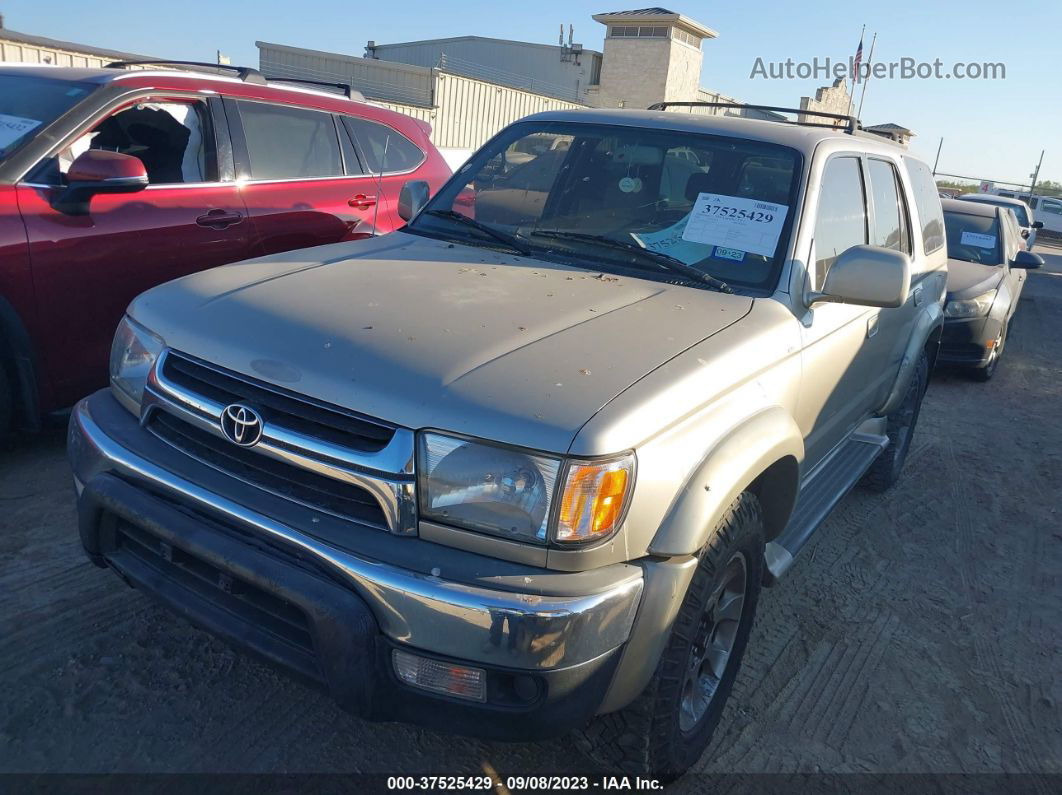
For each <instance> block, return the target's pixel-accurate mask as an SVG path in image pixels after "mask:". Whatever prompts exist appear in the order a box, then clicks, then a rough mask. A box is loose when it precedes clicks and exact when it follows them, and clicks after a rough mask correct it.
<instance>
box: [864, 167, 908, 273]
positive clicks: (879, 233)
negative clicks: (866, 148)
mask: <svg viewBox="0 0 1062 795" xmlns="http://www.w3.org/2000/svg"><path fill="white" fill-rule="evenodd" d="M868 165H869V170H870V190H871V194H872V195H873V197H874V231H873V234H872V235H871V238H870V242H871V243H872V244H873V245H875V246H882V247H884V248H892V249H896V250H897V251H903V252H905V253H907V252H909V251H910V247H909V245H908V239H907V237H908V236H907V217H906V216H907V212H906V208H905V207H904V205H903V201H902V200H901V199H900V195H901V194H900V191H899V190H898V187H897V184H898V180H897V175H896V169H895V168H893V167H892V164H891V163H888V162H886V161H884V160H874V159H871V160H870V161H868Z"/></svg>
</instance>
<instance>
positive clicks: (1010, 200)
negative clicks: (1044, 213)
mask: <svg viewBox="0 0 1062 795" xmlns="http://www.w3.org/2000/svg"><path fill="white" fill-rule="evenodd" d="M956 198H958V199H961V200H962V201H967V202H983V203H984V204H994V205H995V206H996V207H1009V208H1010V209H1011V210H1013V211H1014V216H1015V218H1017V219H1018V227H1019V228H1020V230H1021V236H1022V238H1024V240H1025V248H1026V249H1027V250H1029V251H1032V247H1033V246H1034V245H1036V230H1037V229H1043V226H1044V224H1043V221H1037V220H1036V217H1035V216H1034V215H1033V211H1032V208H1031V207H1029V205H1028V204H1026V203H1025V202H1024V201H1022V200H1021V199H1017V198H1014V197H1010V196H994V195H992V194H991V193H964V194H963V195H962V196H958V197H956Z"/></svg>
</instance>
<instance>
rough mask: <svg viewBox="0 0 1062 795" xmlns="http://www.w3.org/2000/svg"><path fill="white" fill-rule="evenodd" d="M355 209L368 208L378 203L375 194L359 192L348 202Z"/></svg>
mask: <svg viewBox="0 0 1062 795" xmlns="http://www.w3.org/2000/svg"><path fill="white" fill-rule="evenodd" d="M347 204H349V205H350V206H351V207H353V208H354V209H355V210H368V209H369V208H370V207H372V206H373V205H374V204H376V197H375V196H366V195H365V194H364V193H359V194H358V195H357V196H355V197H354V198H353V199H351V200H349V201H348V202H347Z"/></svg>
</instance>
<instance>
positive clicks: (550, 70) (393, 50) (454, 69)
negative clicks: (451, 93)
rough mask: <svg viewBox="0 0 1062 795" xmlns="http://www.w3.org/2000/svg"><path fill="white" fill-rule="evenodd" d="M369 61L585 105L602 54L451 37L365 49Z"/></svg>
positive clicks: (371, 44) (574, 47) (560, 46)
mask: <svg viewBox="0 0 1062 795" xmlns="http://www.w3.org/2000/svg"><path fill="white" fill-rule="evenodd" d="M365 57H366V58H369V59H374V60H379V61H388V62H397V63H403V64H411V65H414V66H423V67H429V68H432V67H434V68H438V69H442V70H444V71H447V72H451V73H453V74H459V75H464V76H466V77H474V78H478V79H480V80H486V81H488V82H491V83H498V84H500V85H503V86H509V87H511V88H519V89H522V90H524V91H530V92H531V93H534V94H543V95H545V96H548V97H555V98H557V99H564V100H568V101H570V102H585V99H584V97H583V92H584V90H585V89H586V88H587V87H588V86H590V85H596V84H597V82H598V79H599V76H600V74H601V53H599V52H596V51H594V50H584V49H583V48H582V45H580V44H572V43H571V41H570V36H569V43H568V44H567V45H564V44H534V43H531V42H525V41H510V40H507V39H491V38H486V37H484V36H456V37H454V38H449V39H428V40H425V41H409V42H402V43H397V44H376V43H375V42H373V41H370V42H369V43H368V45H367V46H366V47H365Z"/></svg>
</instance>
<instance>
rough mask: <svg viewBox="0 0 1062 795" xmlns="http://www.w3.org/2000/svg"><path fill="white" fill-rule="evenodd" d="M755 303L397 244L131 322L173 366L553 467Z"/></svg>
mask: <svg viewBox="0 0 1062 795" xmlns="http://www.w3.org/2000/svg"><path fill="white" fill-rule="evenodd" d="M751 305H752V299H750V298H746V297H742V296H736V295H723V294H720V293H715V292H710V291H708V290H700V289H694V288H688V287H675V286H671V285H667V284H664V283H661V282H653V281H648V280H642V279H632V278H629V277H617V276H611V275H609V274H599V273H598V272H595V271H584V270H580V269H577V268H571V267H566V266H563V265H557V264H553V263H547V262H542V261H539V260H534V259H530V258H526V257H517V256H510V255H506V254H502V253H497V252H494V251H491V250H489V249H483V248H474V247H466V246H461V245H459V244H453V245H451V244H449V243H446V242H441V241H436V240H429V239H426V238H421V237H418V236H414V235H410V234H404V233H395V234H392V235H389V236H388V237H385V238H380V239H377V240H373V241H365V242H360V243H352V244H349V243H344V244H337V245H333V246H322V247H319V248H314V249H306V250H303V251H297V252H288V253H287V254H281V255H275V256H272V257H267V258H263V259H259V260H249V261H247V262H242V263H236V264H234V265H227V266H223V267H220V268H215V269H213V270H209V271H204V272H202V273H198V274H193V275H192V276H188V277H185V278H182V279H178V280H176V281H174V282H170V283H169V284H166V285H163V286H161V287H157V288H155V289H153V290H150V291H148V292H147V293H144V294H143V295H142V296H140V297H139V298H138V299H136V301H134V302H133V304H132V306H131V308H130V313H131V314H132V316H133V317H134V318H136V319H137V320H138V321H139V322H140V323H142V324H144V325H145V326H147V327H148V328H150V329H152V330H153V331H155V332H156V333H157V334H159V335H161V336H162V337H163V338H164V339H165V340H166V343H167V344H168V345H169V346H170V347H172V348H174V349H176V350H179V351H184V352H185V353H189V354H192V355H194V356H198V357H200V358H202V359H205V360H207V361H210V362H214V363H216V364H219V365H222V366H224V367H227V368H230V369H232V370H236V371H238V372H240V373H244V374H246V375H250V376H254V377H256V378H258V379H261V380H263V381H267V382H270V383H273V384H276V385H278V386H282V387H285V388H287V389H290V390H293V391H295V392H299V393H302V394H307V395H311V396H313V397H315V398H317V399H319V400H323V401H326V402H329V403H334V404H337V405H340V406H345V407H347V408H350V409H354V410H356V411H360V412H363V413H365V414H368V415H371V416H375V417H379V418H381V419H385V420H388V421H390V422H394V423H397V424H399V425H403V426H406V427H409V428H439V429H444V430H450V431H455V432H459V433H466V434H470V435H474V436H480V437H483V438H489V439H496V440H498V441H505V442H508V443H511V444H518V445H524V446H527V447H532V448H538V449H543V450H552V451H555V452H563V451H565V450H567V449H568V446H569V445H570V444H571V442H572V439H573V438H574V436H575V434H576V432H577V431H578V430H579V428H580V427H582V425H583V424H584V423H585V422H586V421H587V420H588V419H589V418H590V417H592V416H593V415H594V413H595V412H597V411H598V410H599V409H600V408H601V407H602V406H603V405H605V404H606V403H607V402H608V401H609V400H611V399H612V398H613V397H615V396H616V395H617V394H619V393H620V392H622V391H623V390H624V389H626V388H627V387H628V386H630V385H631V384H632V383H634V382H635V381H637V380H638V379H639V378H641V377H642V376H643V375H645V374H646V373H647V372H649V371H651V370H653V369H654V368H656V367H658V366H659V365H661V364H663V363H664V362H666V361H667V360H668V359H670V358H671V357H673V356H675V355H676V354H678V353H680V352H681V351H683V350H685V349H686V348H688V347H690V346H691V345H693V344H695V343H697V342H699V341H701V340H703V339H705V338H706V337H709V336H711V335H712V334H714V333H716V332H717V331H719V330H721V329H723V328H726V327H727V326H729V325H731V324H732V323H734V322H736V321H737V320H739V319H740V318H741V317H743V316H744V315H745V314H747V313H748V311H749V309H750V307H751Z"/></svg>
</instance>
